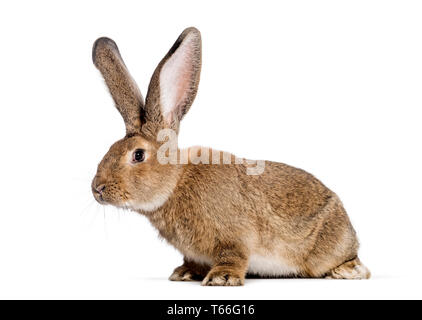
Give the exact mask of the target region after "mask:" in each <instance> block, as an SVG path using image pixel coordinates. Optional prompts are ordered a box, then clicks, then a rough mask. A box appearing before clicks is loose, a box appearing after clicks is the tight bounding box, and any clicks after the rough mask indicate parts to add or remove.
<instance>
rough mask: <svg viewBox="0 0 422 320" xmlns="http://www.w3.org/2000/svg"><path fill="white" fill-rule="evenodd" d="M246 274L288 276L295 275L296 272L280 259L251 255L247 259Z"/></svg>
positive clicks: (295, 269)
mask: <svg viewBox="0 0 422 320" xmlns="http://www.w3.org/2000/svg"><path fill="white" fill-rule="evenodd" d="M248 273H251V274H256V275H261V276H289V275H294V274H297V273H298V270H297V268H295V267H294V266H292V265H290V264H287V263H286V261H284V259H283V258H281V257H278V256H271V255H268V256H264V255H259V254H252V255H251V256H250V257H249V267H248Z"/></svg>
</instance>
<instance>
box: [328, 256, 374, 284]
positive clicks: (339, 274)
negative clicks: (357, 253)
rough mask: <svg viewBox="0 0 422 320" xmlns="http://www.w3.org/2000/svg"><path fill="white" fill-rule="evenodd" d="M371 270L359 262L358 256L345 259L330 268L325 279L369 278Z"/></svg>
mask: <svg viewBox="0 0 422 320" xmlns="http://www.w3.org/2000/svg"><path fill="white" fill-rule="evenodd" d="M370 276H371V272H370V271H369V269H368V268H367V267H365V265H363V264H362V262H360V260H359V258H357V257H356V258H355V259H353V260H350V261H347V262H345V263H343V264H341V265H339V266H338V267H336V268H334V269H332V270H330V272H328V274H327V275H326V278H327V279H369V277H370Z"/></svg>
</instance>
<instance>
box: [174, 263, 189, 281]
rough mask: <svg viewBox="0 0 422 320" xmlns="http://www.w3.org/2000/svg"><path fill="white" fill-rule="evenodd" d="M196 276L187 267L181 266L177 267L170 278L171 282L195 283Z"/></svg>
mask: <svg viewBox="0 0 422 320" xmlns="http://www.w3.org/2000/svg"><path fill="white" fill-rule="evenodd" d="M194 277H195V274H194V273H193V272H192V271H191V270H190V269H189V268H187V267H185V266H180V267H177V268H176V269H175V270H174V271H173V273H172V275H171V276H170V278H169V280H171V281H193V280H194Z"/></svg>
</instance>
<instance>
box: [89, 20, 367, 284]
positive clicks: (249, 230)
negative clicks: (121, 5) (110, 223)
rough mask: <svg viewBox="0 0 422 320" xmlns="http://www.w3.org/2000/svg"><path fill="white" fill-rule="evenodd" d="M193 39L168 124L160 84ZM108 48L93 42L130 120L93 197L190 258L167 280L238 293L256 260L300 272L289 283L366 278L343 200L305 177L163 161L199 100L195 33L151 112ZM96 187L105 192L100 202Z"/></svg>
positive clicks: (278, 169)
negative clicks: (171, 137)
mask: <svg viewBox="0 0 422 320" xmlns="http://www.w3.org/2000/svg"><path fill="white" fill-rule="evenodd" d="M189 34H193V35H194V41H193V44H192V47H191V48H190V47H189V48H188V50H190V51H188V53H189V54H190V55H191V63H192V64H193V68H192V69H191V70H193V71H191V73H189V80H188V81H190V87H189V93H188V99H187V100H185V101H180V102H179V103H178V104H177V106H176V107H175V110H174V112H175V113H174V114H175V116H174V117H173V118H172V121H171V122H166V121H165V119H164V118H163V116H162V113H161V106H160V85H159V81H160V76H159V75H160V72H161V69H162V67H163V65H164V64H165V63H166V62H167V60H168V59H169V58H170V57H171V56H172V54H174V52H176V51H177V50H178V48H179V46H180V44H181V43H183V41H184V39H185V37H186V36H187V35H189ZM102 39H103V38H102ZM110 41H111V40H101V39H99V40H97V42H96V44H95V45H94V50H93V51H94V53H93V54H94V62H95V64H96V66H97V67H98V68H99V69H100V71H101V72H102V74H103V76H104V78H105V81H106V84H107V85H108V86H109V89H110V92H111V94H112V96H113V98H114V100H115V102H116V105H117V108H118V109H119V111H120V112H121V114H122V116H123V118H124V120H125V123H126V127H127V135H126V137H125V138H123V139H122V140H120V141H118V142H116V143H115V144H114V145H113V146H112V147H111V148H110V150H109V152H108V153H107V154H106V155H105V157H104V159H103V160H102V161H101V163H100V164H99V166H98V171H97V175H96V176H95V178H94V180H93V183H92V188H93V193H94V196H95V198H96V199H97V201H99V202H100V203H102V204H112V205H115V206H122V207H128V208H130V209H132V210H135V211H137V212H139V213H141V214H144V215H146V216H147V217H148V219H149V220H150V222H151V223H152V224H153V225H154V226H155V227H156V228H157V229H158V231H159V233H160V235H161V236H162V237H163V238H164V239H166V240H167V241H168V242H169V243H170V244H172V245H173V246H174V247H176V248H177V249H178V250H179V251H180V252H181V253H182V254H183V255H184V257H185V258H184V264H183V265H182V266H180V267H178V268H176V269H175V270H174V272H173V274H172V275H171V277H170V279H171V280H182V281H185V280H193V279H198V278H200V279H202V280H203V282H202V284H204V285H242V284H243V283H244V279H245V275H246V274H247V272H248V270H249V266H250V259H251V257H252V256H258V257H266V258H273V257H274V258H275V259H280V261H283V264H285V265H286V266H288V268H290V269H289V270H294V271H291V273H290V274H289V275H290V276H303V277H324V276H328V277H331V278H367V277H369V271H368V270H367V269H366V268H365V267H364V266H363V265H362V264H361V263H360V261H359V259H358V258H357V253H358V247H359V245H358V240H357V238H356V233H355V231H354V229H353V227H352V225H351V223H350V221H349V218H348V217H347V214H346V211H345V210H344V208H343V205H342V203H341V201H340V200H339V198H338V197H337V196H336V194H335V193H333V192H332V191H330V190H329V189H328V188H326V187H325V186H324V185H323V184H322V183H321V182H320V181H319V180H317V179H316V178H315V177H313V176H312V175H310V174H309V173H307V172H305V171H303V170H300V169H296V168H293V167H291V166H288V165H285V164H281V163H276V162H269V161H267V162H266V163H265V170H264V172H263V173H262V174H260V175H248V174H247V172H246V169H247V165H246V164H234V163H232V164H218V165H217V164H202V163H200V164H194V163H193V162H192V161H189V162H188V163H187V164H177V165H174V164H166V165H165V164H160V163H159V162H158V159H157V150H158V148H159V147H160V143H158V142H157V141H156V135H157V133H158V131H159V130H160V129H162V128H172V129H174V130H176V131H178V129H179V121H180V120H181V119H182V117H183V116H184V114H185V113H186V112H187V110H188V109H189V107H190V105H191V104H192V102H193V99H194V97H195V94H196V90H197V86H198V83H199V72H200V63H201V52H200V48H201V42H200V34H199V31H197V30H196V29H194V28H189V29H186V30H185V31H184V32H183V33H182V35H181V36H180V37H179V39H178V40H177V41H176V43H175V44H174V46H173V47H172V49H171V50H170V51H169V53H168V54H167V55H166V56H165V57H164V59H163V60H162V61H161V62H160V64H159V66H158V67H157V69H156V71H155V73H154V75H153V77H152V80H151V84H150V86H149V91H148V95H147V99H146V103H145V105H143V102H142V97H141V96H140V93H138V91H137V90H135V89H134V88H137V87H136V84H135V83H134V82H133V80H132V79H131V78H130V76H129V73H128V72H127V70H126V68H125V67H124V63H123V60H122V59H121V57H120V54H119V53H118V49H117V46H116V45H115V44H114V42H110ZM136 99H137V100H136ZM136 108H137V109H136ZM135 109H136V110H135ZM142 110H144V111H142ZM136 118H138V119H139V121H138V120H137V119H136ZM139 148H141V149H144V150H146V151H145V152H146V159H145V161H144V162H142V163H135V164H134V163H131V162H130V160H131V154H132V152H133V150H136V149H139ZM222 156H223V153H221V154H220V157H222ZM231 157H232V159H234V157H233V156H231ZM99 186H102V187H104V189H101V190H102V191H101V193H100V192H99V191H98V188H99ZM280 263H281V262H280ZM286 268H287V267H286ZM249 271H250V272H254V270H249ZM261 274H262V273H261ZM262 275H266V274H265V272H264V274H262ZM268 275H271V274H268ZM280 275H281V274H280Z"/></svg>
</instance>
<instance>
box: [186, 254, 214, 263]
mask: <svg viewBox="0 0 422 320" xmlns="http://www.w3.org/2000/svg"><path fill="white" fill-rule="evenodd" d="M184 255H185V257H186V258H188V260H191V261H193V262H196V263H197V264H202V265H206V266H212V264H213V263H212V260H211V259H210V258H209V257H207V256H204V255H202V254H195V253H193V252H190V251H185V252H184Z"/></svg>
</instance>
